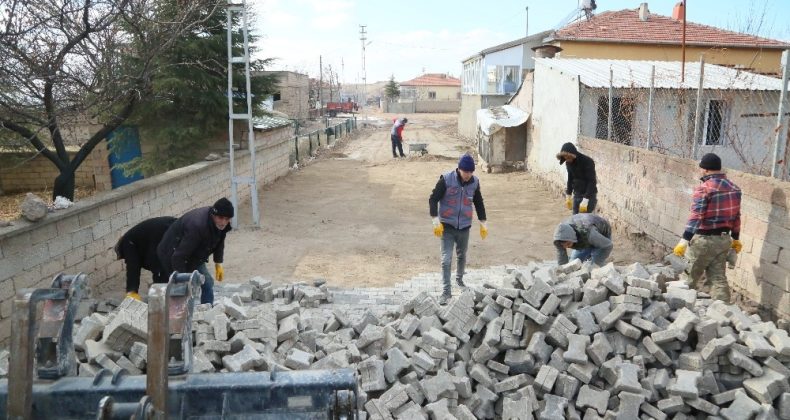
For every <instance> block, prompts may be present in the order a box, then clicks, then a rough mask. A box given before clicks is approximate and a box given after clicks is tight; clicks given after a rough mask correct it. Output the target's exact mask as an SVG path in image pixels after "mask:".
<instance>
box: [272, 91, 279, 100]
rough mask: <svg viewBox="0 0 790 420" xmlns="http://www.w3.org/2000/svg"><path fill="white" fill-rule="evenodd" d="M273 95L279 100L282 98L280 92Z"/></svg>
mask: <svg viewBox="0 0 790 420" xmlns="http://www.w3.org/2000/svg"><path fill="white" fill-rule="evenodd" d="M272 97H273V98H274V99H273V100H275V101H279V100H280V92H277V93H275V94H274V95H272Z"/></svg>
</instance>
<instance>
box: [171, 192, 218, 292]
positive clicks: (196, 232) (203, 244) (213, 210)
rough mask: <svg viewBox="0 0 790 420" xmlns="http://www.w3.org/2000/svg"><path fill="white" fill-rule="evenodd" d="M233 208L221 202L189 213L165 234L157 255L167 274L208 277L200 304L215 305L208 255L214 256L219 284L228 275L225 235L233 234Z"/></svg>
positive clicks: (203, 287)
mask: <svg viewBox="0 0 790 420" xmlns="http://www.w3.org/2000/svg"><path fill="white" fill-rule="evenodd" d="M232 218H233V204H231V202H230V201H229V200H228V199H227V198H224V197H223V198H220V199H219V200H217V202H216V203H214V205H213V206H211V207H201V208H197V209H194V210H190V211H188V212H186V213H185V214H184V215H183V216H181V217H180V218H179V219H178V220H176V221H175V223H173V224H172V225H171V226H170V228H168V229H167V232H165V236H164V237H163V238H162V242H160V243H159V247H158V248H157V254H158V255H159V261H160V262H161V263H162V268H163V270H164V272H165V273H167V274H168V276H169V274H170V273H172V272H173V271H178V272H179V273H191V272H192V271H194V270H198V271H199V272H200V273H201V274H203V276H205V278H206V279H205V282H204V283H203V286H202V287H201V295H200V303H214V278H213V277H212V276H211V274H209V272H208V269H207V268H206V262H208V257H209V255H212V254H213V255H214V267H215V274H216V276H217V281H222V280H223V279H224V277H225V272H224V270H223V268H222V261H223V257H224V254H225V235H226V234H227V233H228V232H230V230H231V226H230V219H232Z"/></svg>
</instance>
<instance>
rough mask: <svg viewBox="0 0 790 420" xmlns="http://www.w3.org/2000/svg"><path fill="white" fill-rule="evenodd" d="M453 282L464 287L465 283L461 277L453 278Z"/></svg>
mask: <svg viewBox="0 0 790 420" xmlns="http://www.w3.org/2000/svg"><path fill="white" fill-rule="evenodd" d="M455 284H457V285H458V287H463V288H466V284H464V281H463V280H461V279H458V278H457V279H455Z"/></svg>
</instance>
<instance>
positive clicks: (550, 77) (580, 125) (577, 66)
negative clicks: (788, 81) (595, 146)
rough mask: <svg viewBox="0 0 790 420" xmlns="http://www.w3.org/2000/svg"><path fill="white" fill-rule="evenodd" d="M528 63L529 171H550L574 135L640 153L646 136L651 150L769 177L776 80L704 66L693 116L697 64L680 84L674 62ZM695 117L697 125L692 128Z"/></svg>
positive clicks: (678, 67)
mask: <svg viewBox="0 0 790 420" xmlns="http://www.w3.org/2000/svg"><path fill="white" fill-rule="evenodd" d="M535 61H536V66H535V75H534V77H535V80H534V93H533V109H532V120H531V121H532V127H531V130H530V132H529V133H528V136H529V137H530V139H529V142H528V149H530V150H528V155H529V158H528V160H529V162H528V164H529V165H530V166H533V165H537V166H538V167H541V166H546V165H547V163H546V162H551V163H552V164H554V165H553V166H557V165H556V162H555V160H556V159H554V155H555V154H556V153H557V151H559V149H560V147H561V145H562V144H563V143H565V142H568V141H571V142H575V139H576V138H577V136H579V135H581V136H587V137H595V138H600V139H609V140H612V141H616V142H618V143H623V144H628V145H632V146H635V147H647V146H648V137H649V146H650V148H651V149H653V150H657V151H660V152H662V153H667V154H672V155H676V156H681V157H692V151H693V150H694V149H696V157H697V158H698V157H699V156H702V154H704V153H707V152H714V153H716V154H718V155H719V156H721V158H722V163H723V164H724V166H726V167H728V168H733V169H738V170H743V171H747V172H752V173H761V174H764V173H765V172H766V171H770V167H771V166H770V165H771V162H770V160H771V157H772V152H773V147H772V145H773V142H774V136H775V133H774V128H775V126H776V117H777V111H778V106H779V93H780V90H781V80H779V79H776V78H773V77H768V76H763V75H759V74H755V73H750V72H746V71H742V70H737V69H733V68H728V67H722V66H717V65H712V64H706V65H705V69H704V74H703V77H702V78H703V85H702V86H703V90H702V96H701V97H702V101H703V102H702V106H701V107H700V108H699V110H698V109H697V106H696V103H697V87H698V86H699V81H700V65H699V63H686V65H685V77H684V78H683V79H684V80H683V81H682V82H681V63H680V62H667V61H632V60H597V59H563V58H538V59H536V60H535ZM653 68H655V77H654V79H653V86H654V89H653V90H652V91H653V95H652V102H651V95H650V92H651V89H650V86H651V72H652V69H653ZM610 78H611V86H612V89H611V91H612V103H611V109H612V112H611V114H612V118H611V122H610V118H609V109H610V104H609V91H610ZM651 104H652V105H651ZM698 111H699V115H700V120H699V124H697V125H696V126H695V116H696V114H697V112H698ZM610 124H611V135H610ZM695 129H696V132H695ZM694 139H696V140H694ZM532 140H534V141H532ZM695 143H696V147H695Z"/></svg>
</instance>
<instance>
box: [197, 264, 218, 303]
mask: <svg viewBox="0 0 790 420" xmlns="http://www.w3.org/2000/svg"><path fill="white" fill-rule="evenodd" d="M197 271H198V272H199V273H200V274H202V275H203V277H205V280H204V281H203V284H202V285H201V286H200V303H201V304H202V303H211V304H213V303H214V277H212V276H211V274H209V272H208V268H207V267H206V263H202V264H200V265H199V266H198V267H197Z"/></svg>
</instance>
